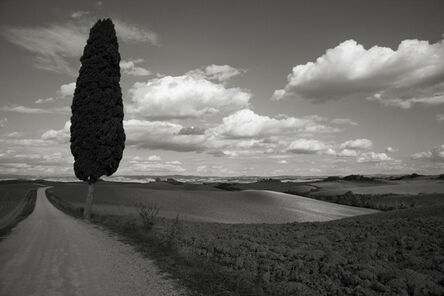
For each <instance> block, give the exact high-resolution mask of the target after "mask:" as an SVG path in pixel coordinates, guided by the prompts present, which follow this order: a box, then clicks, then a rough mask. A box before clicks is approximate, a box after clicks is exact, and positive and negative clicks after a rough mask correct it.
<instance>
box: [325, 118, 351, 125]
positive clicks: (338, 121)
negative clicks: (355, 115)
mask: <svg viewBox="0 0 444 296" xmlns="http://www.w3.org/2000/svg"><path fill="white" fill-rule="evenodd" d="M331 123H333V124H339V125H353V126H356V125H358V123H357V122H355V121H353V120H351V119H350V118H335V119H333V120H332V121H331Z"/></svg>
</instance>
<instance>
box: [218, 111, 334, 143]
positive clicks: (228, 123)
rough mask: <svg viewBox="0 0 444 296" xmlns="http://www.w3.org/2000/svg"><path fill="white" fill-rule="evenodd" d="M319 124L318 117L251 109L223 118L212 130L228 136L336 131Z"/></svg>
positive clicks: (244, 136) (241, 136)
mask: <svg viewBox="0 0 444 296" xmlns="http://www.w3.org/2000/svg"><path fill="white" fill-rule="evenodd" d="M334 131H336V130H335V129H333V128H331V127H328V126H325V125H322V124H319V123H318V122H317V119H316V118H310V117H308V118H296V117H285V118H281V119H276V118H271V117H268V116H263V115H258V114H256V113H255V112H254V111H252V110H250V109H242V110H239V111H237V112H235V113H233V114H231V115H229V116H227V117H224V118H223V123H222V124H221V125H219V126H217V127H216V128H214V129H212V130H211V132H212V133H214V134H217V135H221V136H224V137H226V138H249V137H250V138H251V137H268V136H281V135H283V134H289V133H298V132H299V133H301V132H305V133H316V132H334Z"/></svg>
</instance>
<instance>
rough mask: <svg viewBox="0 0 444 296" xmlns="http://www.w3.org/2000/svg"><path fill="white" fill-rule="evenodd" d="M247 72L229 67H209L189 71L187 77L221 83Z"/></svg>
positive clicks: (213, 65)
mask: <svg viewBox="0 0 444 296" xmlns="http://www.w3.org/2000/svg"><path fill="white" fill-rule="evenodd" d="M244 72H246V70H244V69H237V68H233V67H231V66H229V65H215V64H212V65H209V66H207V67H205V68H204V69H196V70H192V71H189V72H188V73H187V75H190V76H195V77H200V78H206V79H209V80H217V81H219V82H225V81H227V80H229V79H231V78H233V77H234V76H238V75H240V74H242V73H244Z"/></svg>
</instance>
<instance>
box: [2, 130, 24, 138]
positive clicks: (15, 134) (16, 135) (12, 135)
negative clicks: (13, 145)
mask: <svg viewBox="0 0 444 296" xmlns="http://www.w3.org/2000/svg"><path fill="white" fill-rule="evenodd" d="M4 137H5V138H9V139H19V138H22V137H23V133H21V132H12V133H7V134H5V135H4Z"/></svg>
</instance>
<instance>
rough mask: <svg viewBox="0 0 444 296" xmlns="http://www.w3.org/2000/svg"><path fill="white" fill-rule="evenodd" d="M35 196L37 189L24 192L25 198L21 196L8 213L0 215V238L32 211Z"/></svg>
mask: <svg viewBox="0 0 444 296" xmlns="http://www.w3.org/2000/svg"><path fill="white" fill-rule="evenodd" d="M36 197H37V190H36V189H31V190H29V191H28V192H27V193H26V196H25V198H23V199H22V200H21V201H20V202H19V203H18V204H17V206H16V207H15V208H13V209H12V210H11V211H10V212H9V213H7V214H6V215H4V216H3V217H2V219H1V221H0V222H1V223H0V240H1V239H2V238H4V237H5V236H6V235H7V234H8V233H9V232H10V231H11V229H12V228H14V226H16V225H17V224H18V223H19V222H20V221H22V220H23V219H25V218H26V217H28V216H29V215H30V214H31V213H32V212H33V211H34V207H35V202H36Z"/></svg>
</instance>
